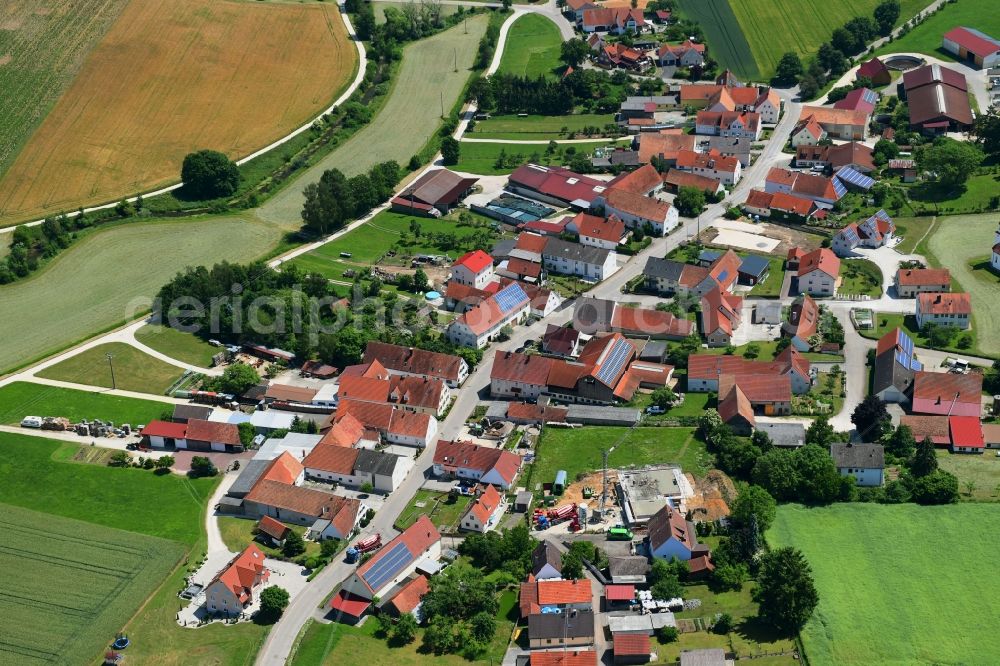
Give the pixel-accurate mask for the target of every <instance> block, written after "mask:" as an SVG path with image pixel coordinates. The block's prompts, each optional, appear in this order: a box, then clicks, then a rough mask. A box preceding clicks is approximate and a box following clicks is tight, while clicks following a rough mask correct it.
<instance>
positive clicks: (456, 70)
mask: <svg viewBox="0 0 1000 666" xmlns="http://www.w3.org/2000/svg"><path fill="white" fill-rule="evenodd" d="M455 73H456V74H457V73H458V47H457V46H456V47H455Z"/></svg>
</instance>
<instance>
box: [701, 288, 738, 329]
mask: <svg viewBox="0 0 1000 666" xmlns="http://www.w3.org/2000/svg"><path fill="white" fill-rule="evenodd" d="M742 307H743V299H742V298H741V297H739V296H735V295H733V294H730V293H729V292H727V291H725V290H723V289H720V288H719V287H713V288H712V289H711V290H710V291H709V292H708V293H706V294H705V295H704V296H702V297H701V320H702V327H703V331H702V333H704V334H705V335H709V334H710V333H714V332H715V331H717V330H720V329H721V330H722V332H724V333H725V334H726V335H732V334H733V322H734V320H736V321H738V320H739V319H740V310H741V309H742Z"/></svg>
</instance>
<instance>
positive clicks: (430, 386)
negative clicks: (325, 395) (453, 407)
mask: <svg viewBox="0 0 1000 666" xmlns="http://www.w3.org/2000/svg"><path fill="white" fill-rule="evenodd" d="M376 363H378V361H373V362H372V365H374V364H376ZM378 367H379V369H380V371H381V373H382V374H381V375H380V376H377V377H365V376H361V375H347V374H346V373H347V371H346V370H345V371H344V372H345V375H344V376H342V377H341V378H340V384H339V389H338V392H337V397H338V400H345V399H347V400H354V401H356V402H374V403H389V404H393V405H396V406H398V407H400V408H401V409H405V410H407V411H411V412H418V413H422V414H430V415H431V416H438V417H439V416H443V415H444V413H445V411H447V409H448V405H450V404H451V398H452V393H451V389H450V388H448V385H447V384H445V383H444V382H443V381H441V380H440V379H427V378H425V377H404V376H401V375H389V373H388V371H387V370H385V369H384V368H382V366H381V364H379V365H378Z"/></svg>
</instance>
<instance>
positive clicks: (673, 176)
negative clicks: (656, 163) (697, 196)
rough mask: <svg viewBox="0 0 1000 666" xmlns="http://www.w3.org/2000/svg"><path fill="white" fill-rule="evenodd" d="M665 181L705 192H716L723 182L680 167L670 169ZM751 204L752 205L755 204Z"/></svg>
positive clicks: (676, 185)
mask: <svg viewBox="0 0 1000 666" xmlns="http://www.w3.org/2000/svg"><path fill="white" fill-rule="evenodd" d="M663 182H665V183H667V184H668V185H673V186H674V187H676V188H678V189H680V188H682V187H696V188H698V189H699V190H704V191H705V192H716V191H718V189H719V187H720V186H721V185H722V183H721V182H720V181H719V180H717V179H715V178H709V177H708V176H702V175H700V174H697V173H691V172H690V171H680V170H678V169H671V170H670V171H668V172H667V175H666V176H664V177H663ZM753 193H754V192H753V191H751V192H750V194H753ZM768 196H770V195H768ZM747 203H749V199H748V200H747ZM750 205H751V206H752V205H753V204H750Z"/></svg>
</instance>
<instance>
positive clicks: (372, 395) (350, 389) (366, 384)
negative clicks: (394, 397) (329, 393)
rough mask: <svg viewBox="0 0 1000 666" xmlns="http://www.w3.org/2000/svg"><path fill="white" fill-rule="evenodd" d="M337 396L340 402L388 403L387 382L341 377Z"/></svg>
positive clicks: (369, 378) (383, 380)
mask: <svg viewBox="0 0 1000 666" xmlns="http://www.w3.org/2000/svg"><path fill="white" fill-rule="evenodd" d="M338 396H339V397H340V399H341V400H343V399H344V398H348V399H351V400H361V401H363V402H388V397H389V382H388V381H387V380H385V379H375V378H371V377H341V378H340V388H339V389H338Z"/></svg>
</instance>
